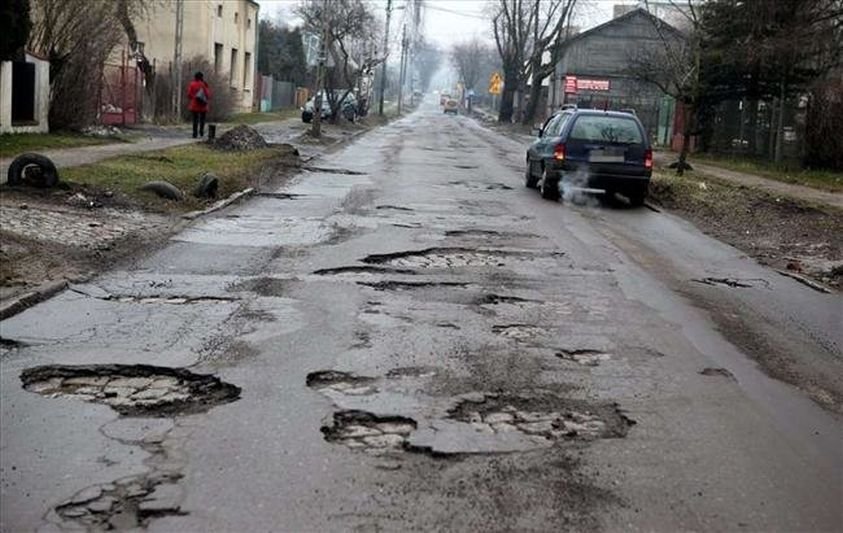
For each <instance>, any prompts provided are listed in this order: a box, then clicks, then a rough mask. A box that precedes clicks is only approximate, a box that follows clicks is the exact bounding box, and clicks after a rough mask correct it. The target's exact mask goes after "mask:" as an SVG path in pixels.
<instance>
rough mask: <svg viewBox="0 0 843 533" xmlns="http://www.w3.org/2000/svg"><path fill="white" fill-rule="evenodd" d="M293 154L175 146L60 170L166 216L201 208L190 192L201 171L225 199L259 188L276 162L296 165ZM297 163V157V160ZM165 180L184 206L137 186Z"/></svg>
mask: <svg viewBox="0 0 843 533" xmlns="http://www.w3.org/2000/svg"><path fill="white" fill-rule="evenodd" d="M290 155H291V154H290V153H289V152H285V151H283V150H282V149H280V148H278V147H269V148H263V149H260V150H253V151H248V152H225V151H218V150H213V149H211V148H209V147H208V146H207V145H204V144H190V145H185V146H177V147H174V148H168V149H165V150H156V151H153V152H143V153H138V154H128V155H123V156H119V157H113V158H110V159H105V160H103V161H99V162H97V163H92V164H90V165H83V166H78V167H72V168H67V169H63V170H62V172H61V175H62V179H63V180H65V181H69V182H75V183H80V184H86V185H89V186H93V187H96V188H102V189H106V190H110V191H114V192H115V193H121V194H123V195H125V196H127V197H128V198H130V199H133V200H136V201H137V202H139V203H140V204H142V205H143V206H144V207H146V208H152V209H155V210H160V209H163V210H165V211H177V212H180V211H190V210H193V209H198V208H201V207H202V206H203V205H204V203H205V201H204V200H200V199H198V198H194V197H193V196H192V195H191V194H190V193H191V191H192V190H193V188H194V187H195V186H196V184H197V183H198V182H199V176H200V175H201V174H202V173H203V172H211V173H213V174H215V175H216V176H218V177H219V178H220V187H219V192H218V196H219V197H225V196H228V195H229V194H231V193H233V192H235V191H238V190H242V189H244V188H246V187H250V186H255V185H258V184H259V183H258V181H259V180H260V179H261V178H260V175H261V173H262V170H263V169H264V168H265V167H266V166H267V165H269V164H271V163H274V162H286V163H289V164H294V162H293V161H292V160H286V161H282V160H285V158H286V159H289V156H290ZM296 161H297V157H296ZM155 180H165V181H168V182H170V183H172V184H173V185H175V186H176V187H178V188H179V189H181V190H182V191H183V192H184V193H185V200H184V201H183V202H178V203H177V202H173V201H167V200H163V199H161V198H158V197H157V196H155V195H154V194H152V193H149V192H143V191H139V190H138V187H140V186H141V185H143V184H144V183H147V182H149V181H155Z"/></svg>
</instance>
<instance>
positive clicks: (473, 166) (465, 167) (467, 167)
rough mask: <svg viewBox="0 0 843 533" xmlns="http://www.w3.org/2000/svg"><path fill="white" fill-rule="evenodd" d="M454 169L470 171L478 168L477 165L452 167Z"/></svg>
mask: <svg viewBox="0 0 843 533" xmlns="http://www.w3.org/2000/svg"><path fill="white" fill-rule="evenodd" d="M454 168H461V169H464V170H472V169H475V168H478V167H477V165H454Z"/></svg>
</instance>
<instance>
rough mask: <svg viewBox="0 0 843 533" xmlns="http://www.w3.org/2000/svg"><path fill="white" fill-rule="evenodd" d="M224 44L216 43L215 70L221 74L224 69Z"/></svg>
mask: <svg viewBox="0 0 843 533" xmlns="http://www.w3.org/2000/svg"><path fill="white" fill-rule="evenodd" d="M222 51H223V48H222V44H221V43H214V72H215V73H217V74H219V73H220V71H221V70H222Z"/></svg>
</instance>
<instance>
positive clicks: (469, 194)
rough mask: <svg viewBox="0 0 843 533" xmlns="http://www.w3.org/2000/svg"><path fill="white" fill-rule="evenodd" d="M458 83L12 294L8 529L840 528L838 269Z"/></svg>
mask: <svg viewBox="0 0 843 533" xmlns="http://www.w3.org/2000/svg"><path fill="white" fill-rule="evenodd" d="M523 154H524V147H523V146H520V145H518V144H517V143H516V142H514V141H512V140H510V139H507V138H505V137H503V136H500V135H499V134H497V133H495V132H492V131H490V130H486V129H483V128H482V127H481V126H479V125H477V124H476V123H475V122H473V121H472V120H470V119H468V118H466V117H449V116H443V115H442V114H441V113H440V111H439V108H438V106H436V105H435V103H428V104H426V105H423V106H422V107H421V109H420V110H419V111H417V112H415V113H413V114H412V115H410V116H408V117H405V118H403V119H401V120H399V121H396V122H394V123H392V124H390V125H388V126H385V127H383V128H381V129H379V130H376V131H373V132H370V133H368V134H367V135H365V136H363V137H361V138H360V139H359V140H358V141H356V142H355V143H354V144H352V145H350V146H348V147H347V148H345V149H343V150H341V151H338V152H336V153H333V154H332V155H329V156H326V157H324V158H323V160H322V161H321V162H319V166H318V167H313V168H310V169H309V170H308V171H306V172H303V173H302V174H301V175H299V176H298V177H297V178H295V179H293V180H292V181H291V182H290V183H289V184H288V185H286V186H285V187H284V188H283V189H280V190H278V191H277V193H276V194H268V195H263V196H259V197H256V198H254V199H253V200H251V201H250V202H248V203H246V204H243V205H240V206H237V207H235V208H232V209H229V210H227V211H224V212H222V213H220V214H218V215H217V216H215V217H212V218H206V219H200V220H198V221H196V222H194V223H193V224H192V225H191V226H190V227H188V228H187V229H185V230H184V231H182V232H181V233H179V234H178V235H176V236H174V237H173V239H172V240H171V242H170V244H169V245H168V246H166V247H165V248H163V249H161V250H159V251H157V252H155V253H153V254H152V255H149V256H146V257H141V258H139V259H138V260H137V261H136V262H135V264H133V265H132V266H131V268H127V269H125V270H121V271H112V272H110V273H107V274H104V275H102V276H101V277H99V278H98V279H96V280H95V281H93V282H92V283H90V284H87V285H74V286H73V287H72V288H71V289H70V290H67V291H65V292H63V293H61V294H60V295H58V296H56V297H54V298H52V299H51V300H49V301H47V302H44V303H41V304H39V305H37V306H36V307H33V308H31V309H29V310H27V311H26V312H24V313H22V314H20V315H17V316H15V317H12V318H10V319H7V320H5V321H4V322H2V324H0V327H2V337H3V342H2V343H0V370H1V372H0V391H2V402H0V414H2V428H0V429H2V431H0V452H2V454H1V455H2V456H0V477H2V501H0V529H1V530H2V531H10V532H11V531H33V530H39V531H58V530H64V529H74V528H77V529H90V530H101V529H106V528H114V529H118V530H126V529H132V528H145V529H149V530H152V531H337V530H396V531H405V530H409V529H421V530H442V529H447V530H458V531H511V530H536V531H558V530H601V529H606V530H627V531H629V530H647V531H650V530H660V531H677V530H711V531H723V530H746V531H759V530H764V531H772V530H782V531H797V530H798V531H807V530H826V531H831V530H839V528H840V524H841V523H843V516H841V509H842V508H841V506H840V502H841V501H843V493H841V491H843V488H842V485H841V472H843V457H841V449H842V448H841V442H843V439H841V436H842V435H841V412H843V409H841V398H843V396H841V391H843V385H841V380H843V364H841V346H843V339H841V330H843V328H840V327H839V326H840V317H841V311H843V309H842V308H841V300H840V297H839V295H827V294H821V293H818V292H815V291H812V290H811V289H810V288H808V287H805V286H804V285H801V284H799V283H797V282H795V281H793V280H790V279H788V278H784V277H782V276H779V275H778V274H776V273H775V272H772V271H769V270H767V269H764V268H762V267H760V266H758V265H757V264H755V263H754V262H753V261H751V260H750V259H748V258H746V257H745V256H744V255H743V254H741V253H740V252H738V251H736V250H735V249H733V248H730V247H728V246H726V245H723V244H721V243H719V242H717V241H715V240H713V239H711V238H709V237H706V236H704V235H702V234H700V233H699V232H698V231H697V230H695V229H694V228H693V227H692V226H691V225H689V224H687V223H685V222H683V221H681V220H679V219H677V218H675V217H673V216H671V215H669V214H667V213H656V212H653V211H650V210H647V209H618V208H608V207H599V206H576V205H571V204H568V203H566V204H558V203H550V202H547V201H544V200H542V199H541V198H540V197H539V196H538V195H537V194H536V193H535V192H534V191H530V190H527V189H525V188H524V187H523V183H522V179H523V178H522V175H523Z"/></svg>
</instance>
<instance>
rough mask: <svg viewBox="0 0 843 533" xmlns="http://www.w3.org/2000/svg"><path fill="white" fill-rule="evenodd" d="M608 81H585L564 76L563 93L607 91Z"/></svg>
mask: <svg viewBox="0 0 843 533" xmlns="http://www.w3.org/2000/svg"><path fill="white" fill-rule="evenodd" d="M608 90H609V80H587V79H583V78H579V79H578V78H577V77H576V76H565V93H567V94H576V93H577V92H578V91H608Z"/></svg>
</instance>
